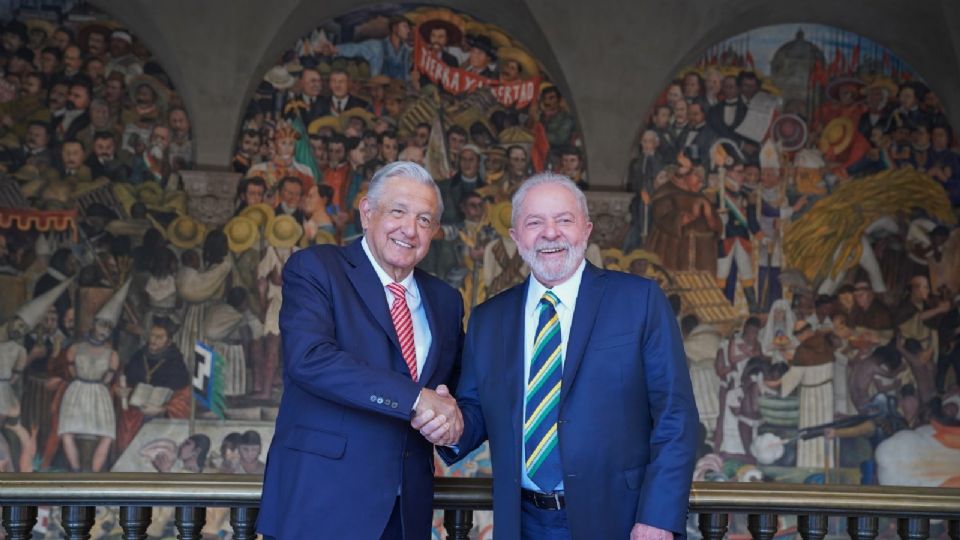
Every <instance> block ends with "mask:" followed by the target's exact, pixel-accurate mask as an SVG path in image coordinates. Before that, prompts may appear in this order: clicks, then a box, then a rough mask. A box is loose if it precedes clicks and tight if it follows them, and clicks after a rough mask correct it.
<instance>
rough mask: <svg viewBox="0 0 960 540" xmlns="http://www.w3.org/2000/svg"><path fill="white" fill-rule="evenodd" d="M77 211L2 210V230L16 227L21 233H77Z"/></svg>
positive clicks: (0, 226) (0, 213)
mask: <svg viewBox="0 0 960 540" xmlns="http://www.w3.org/2000/svg"><path fill="white" fill-rule="evenodd" d="M76 219H77V211H76V210H33V209H19V208H0V229H12V228H14V227H16V228H17V229H19V230H21V231H30V230H36V231H41V232H47V231H49V230H51V229H52V230H54V231H56V232H64V231H73V232H76V227H77V223H76Z"/></svg>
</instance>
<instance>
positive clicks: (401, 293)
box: [387, 282, 407, 299]
mask: <svg viewBox="0 0 960 540" xmlns="http://www.w3.org/2000/svg"><path fill="white" fill-rule="evenodd" d="M387 289H390V292H391V293H393V296H394V298H397V299H406V297H407V289H406V288H405V287H404V286H403V285H401V284H399V283H397V282H393V283H390V284H388V285H387Z"/></svg>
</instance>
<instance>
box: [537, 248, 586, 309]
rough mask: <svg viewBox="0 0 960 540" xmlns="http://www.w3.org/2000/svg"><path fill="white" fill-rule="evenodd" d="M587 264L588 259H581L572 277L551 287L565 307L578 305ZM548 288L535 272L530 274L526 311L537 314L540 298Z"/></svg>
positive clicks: (569, 307)
mask: <svg viewBox="0 0 960 540" xmlns="http://www.w3.org/2000/svg"><path fill="white" fill-rule="evenodd" d="M586 266H587V262H586V260H582V261H580V266H578V267H577V269H576V271H575V272H574V273H573V275H572V276H570V279H568V280H566V281H564V282H563V283H561V284H559V285H557V286H555V287H553V288H550V289H549V290H551V291H553V294H555V295H557V298H558V299H559V300H560V305H561V306H564V307H565V309H573V308H574V306H576V305H577V295H578V294H579V293H580V281H581V280H582V279H583V269H584V268H586ZM547 290H548V287H547V286H546V285H544V284H543V283H540V281H539V280H538V279H537V278H536V277H535V276H534V275H533V274H530V285H529V286H528V287H527V303H526V306H525V310H524V313H527V314H528V315H535V314H536V313H537V310H538V309H540V298H542V297H543V293H544V292H546V291H547Z"/></svg>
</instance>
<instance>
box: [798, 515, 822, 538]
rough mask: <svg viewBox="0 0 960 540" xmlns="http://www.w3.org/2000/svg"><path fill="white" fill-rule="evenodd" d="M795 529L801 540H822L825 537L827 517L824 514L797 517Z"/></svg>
mask: <svg viewBox="0 0 960 540" xmlns="http://www.w3.org/2000/svg"><path fill="white" fill-rule="evenodd" d="M797 529H798V530H799V531H800V535H801V536H803V540H823V537H824V536H826V535H827V516H826V515H824V514H809V515H801V516H798V517H797Z"/></svg>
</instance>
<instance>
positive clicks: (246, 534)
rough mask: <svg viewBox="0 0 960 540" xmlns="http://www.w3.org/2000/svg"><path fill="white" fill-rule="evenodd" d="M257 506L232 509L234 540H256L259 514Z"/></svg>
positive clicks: (231, 520)
mask: <svg viewBox="0 0 960 540" xmlns="http://www.w3.org/2000/svg"><path fill="white" fill-rule="evenodd" d="M259 513H260V509H259V508H257V507H255V506H237V507H233V508H231V509H230V526H231V527H233V539H234V540H254V539H255V538H256V537H257V514H259Z"/></svg>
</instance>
